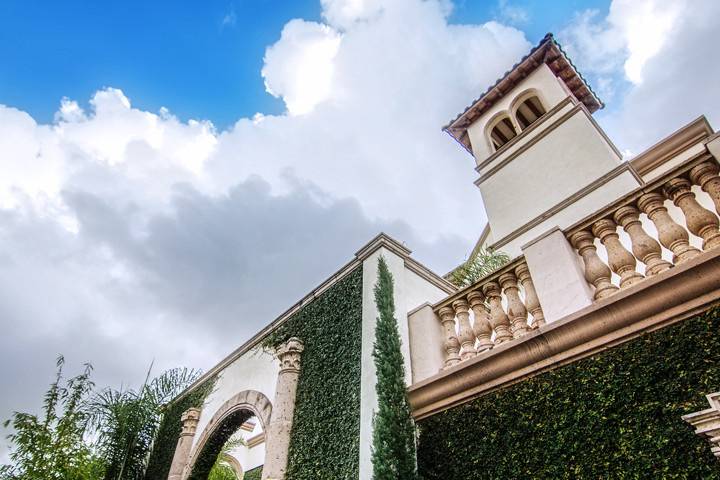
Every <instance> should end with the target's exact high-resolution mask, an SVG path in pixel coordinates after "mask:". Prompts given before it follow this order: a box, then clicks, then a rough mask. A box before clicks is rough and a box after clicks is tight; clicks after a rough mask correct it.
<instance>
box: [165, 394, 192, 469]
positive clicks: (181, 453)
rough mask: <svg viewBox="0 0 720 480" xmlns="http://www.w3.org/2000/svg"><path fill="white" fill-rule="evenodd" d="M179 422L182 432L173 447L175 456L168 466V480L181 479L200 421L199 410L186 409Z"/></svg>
mask: <svg viewBox="0 0 720 480" xmlns="http://www.w3.org/2000/svg"><path fill="white" fill-rule="evenodd" d="M180 421H181V422H182V431H181V432H180V438H179V439H178V443H177V446H176V447H175V455H174V456H173V461H172V464H171V465H170V474H169V475H168V480H180V479H181V478H182V475H183V471H184V470H185V467H186V466H187V463H188V460H189V458H190V449H191V448H192V443H193V438H194V437H195V431H196V430H197V425H198V421H200V409H199V408H189V409H187V410H186V411H185V412H184V413H183V414H182V416H181V417H180Z"/></svg>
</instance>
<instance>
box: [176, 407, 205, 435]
mask: <svg viewBox="0 0 720 480" xmlns="http://www.w3.org/2000/svg"><path fill="white" fill-rule="evenodd" d="M200 412H201V410H200V409H199V408H188V409H187V410H185V411H184V412H183V414H182V415H181V416H180V421H181V422H182V431H181V432H180V435H181V436H193V435H195V430H196V429H197V425H198V422H199V421H200Z"/></svg>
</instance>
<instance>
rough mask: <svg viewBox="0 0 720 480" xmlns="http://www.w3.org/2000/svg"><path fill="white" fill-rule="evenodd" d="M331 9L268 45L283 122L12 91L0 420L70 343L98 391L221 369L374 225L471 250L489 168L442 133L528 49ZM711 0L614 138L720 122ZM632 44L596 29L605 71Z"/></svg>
mask: <svg viewBox="0 0 720 480" xmlns="http://www.w3.org/2000/svg"><path fill="white" fill-rule="evenodd" d="M621 3H622V6H623V8H629V7H628V4H625V3H623V2H621ZM633 4H634V2H633ZM653 5H654V4H653ZM322 6H323V12H322V13H323V16H322V18H323V19H324V22H323V23H318V22H309V21H305V20H301V19H296V20H292V21H290V22H289V23H288V24H287V25H286V26H285V28H284V29H283V31H282V33H281V34H280V37H279V40H278V41H277V42H276V43H275V44H273V45H271V46H269V47H268V49H267V51H266V56H265V65H264V68H263V71H262V75H263V77H264V79H265V81H266V85H267V88H268V90H269V91H270V92H272V93H273V94H274V95H277V96H279V97H280V98H282V99H283V101H284V102H285V104H286V107H287V113H286V114H283V115H263V114H262V113H259V114H257V115H255V116H254V117H253V118H241V119H238V121H237V122H236V123H235V124H234V125H233V126H231V127H230V128H228V129H226V130H224V131H217V130H216V129H215V127H214V126H213V125H212V124H211V123H210V122H208V121H202V120H190V121H181V120H180V119H178V118H176V117H175V116H173V115H172V114H171V113H170V111H169V110H167V109H162V110H161V111H159V112H148V111H144V110H141V109H138V108H135V107H133V105H132V103H131V101H130V99H128V98H127V97H126V96H125V95H124V94H123V92H122V91H121V90H119V89H117V88H102V89H100V90H98V92H97V93H96V94H95V95H94V96H93V97H92V98H91V99H90V102H89V105H88V106H87V107H85V108H83V107H81V106H80V105H81V104H79V103H78V99H62V100H61V103H60V106H59V109H58V112H57V114H56V117H55V120H54V121H53V122H52V123H51V124H39V123H37V122H36V121H35V120H34V119H33V118H32V117H31V116H30V115H28V114H27V113H25V112H23V111H21V110H18V109H16V108H12V107H10V106H0V152H2V157H1V158H2V166H3V175H2V176H0V319H1V321H2V326H3V333H4V335H3V336H2V337H0V362H2V364H3V365H4V366H5V370H4V371H3V377H4V378H3V381H4V385H5V391H6V392H8V393H6V394H5V395H3V396H2V398H0V418H5V417H7V415H8V414H9V413H10V411H11V410H15V409H27V408H30V407H32V406H33V402H37V401H38V400H39V399H40V394H41V392H42V390H43V388H44V387H45V384H46V383H47V382H48V381H49V380H50V376H51V374H52V372H51V371H50V369H51V368H52V359H53V358H54V356H55V355H57V354H58V353H61V352H62V353H65V354H66V355H67V356H68V358H69V360H71V362H75V364H78V363H80V362H82V361H87V360H89V361H92V362H93V363H95V365H96V379H97V380H98V383H99V384H101V385H107V384H113V385H119V384H120V382H122V381H125V382H133V381H137V380H140V379H141V377H142V374H143V372H144V371H145V369H146V368H147V366H148V365H149V364H150V362H151V361H152V360H153V359H155V362H156V366H157V368H158V369H162V368H166V367H171V366H176V365H189V366H194V367H203V368H208V367H210V366H211V365H212V364H213V363H214V362H216V361H217V360H219V359H220V358H221V357H222V356H223V355H225V354H226V353H227V352H229V351H231V350H232V349H233V348H235V347H237V346H238V345H239V344H241V343H242V342H243V341H244V340H245V339H247V338H249V337H250V336H251V335H252V334H253V333H255V331H257V329H259V328H260V327H261V326H263V325H265V324H267V323H268V322H269V321H271V320H272V319H273V318H274V317H275V316H276V315H277V314H278V313H280V312H282V311H284V310H285V309H286V308H287V307H288V306H290V305H292V304H293V303H294V302H295V301H296V300H297V299H298V298H300V297H301V296H303V295H304V294H305V293H307V292H308V291H309V290H310V289H312V288H313V287H314V286H315V285H316V284H317V283H318V282H320V281H321V280H323V279H324V278H325V277H326V276H327V275H329V274H330V273H332V272H334V271H335V270H336V269H337V268H338V267H339V266H340V265H342V264H344V263H345V262H346V261H347V260H348V259H349V258H350V257H351V256H352V254H353V253H354V252H355V250H356V249H357V248H358V247H359V246H361V245H362V244H363V243H364V242H365V241H367V240H368V239H369V238H370V237H371V236H373V235H375V234H376V233H377V232H378V231H381V230H384V231H387V232H388V233H391V234H393V235H395V236H396V237H397V238H399V239H401V240H404V241H406V242H407V244H408V246H409V247H410V248H412V249H413V250H415V252H416V257H417V258H418V259H420V260H421V261H424V262H426V263H427V264H428V265H429V266H430V267H432V268H434V269H436V270H438V271H440V272H444V271H447V270H448V269H450V268H451V267H453V266H454V265H455V264H457V262H459V261H461V260H462V259H463V257H464V256H465V255H466V254H467V252H468V250H469V247H470V246H471V245H472V243H473V242H474V240H475V239H476V238H477V235H478V233H479V232H480V230H481V229H482V227H483V225H484V213H483V210H482V205H481V199H480V196H479V194H478V192H477V189H476V188H475V187H474V186H473V184H472V181H473V180H474V179H475V176H474V175H475V174H474V171H473V166H474V162H473V161H472V159H471V158H470V157H469V156H468V155H467V154H466V153H465V152H464V151H463V150H462V149H461V148H459V147H458V146H457V145H456V144H454V142H452V141H451V140H450V139H449V138H448V137H447V136H446V135H444V134H443V133H442V132H441V130H440V129H441V126H442V125H443V124H444V123H445V122H446V121H447V120H448V119H450V118H451V117H453V116H454V115H455V114H456V113H457V112H459V111H461V110H462V109H463V108H464V107H465V106H466V105H467V103H468V102H469V101H470V100H471V99H473V98H475V97H476V96H477V94H478V93H480V92H482V91H484V90H485V88H486V87H487V85H489V84H491V83H492V82H494V81H495V79H496V78H497V77H498V76H500V75H501V74H502V73H503V72H504V71H505V70H507V68H508V67H510V66H511V65H512V64H513V63H515V62H516V61H517V60H518V59H519V58H521V57H522V56H523V55H524V54H525V53H526V52H527V50H528V49H529V48H530V46H531V45H530V43H529V42H528V41H527V39H526V38H525V36H524V34H523V33H522V32H521V31H519V30H517V29H515V28H511V27H508V26H506V25H502V24H500V23H497V22H488V23H486V24H482V25H457V24H449V23H448V20H447V18H448V14H449V12H450V4H449V3H448V2H445V1H433V0H430V1H420V0H395V1H382V0H323V1H322ZM618 8H620V7H615V4H613V7H611V11H615V10H617V9H618ZM638 8H639V7H638ZM653 8H655V7H653ZM717 8H718V7H717V6H714V5H713V2H710V1H708V2H707V5H705V8H704V9H693V11H692V12H690V13H688V12H686V11H683V13H682V14H679V15H680V16H679V17H677V18H675V17H673V21H672V26H671V27H667V29H665V30H663V32H665V33H663V35H664V37H663V38H664V39H665V41H664V42H662V45H661V46H660V47H659V49H658V51H655V52H653V51H651V50H647V49H645V50H644V49H643V48H640V47H637V50H636V51H637V52H638V53H637V54H636V56H635V57H634V58H636V59H637V60H634V62H635V63H634V64H635V65H636V66H634V67H632V68H633V69H638V68H639V70H633V71H637V72H640V74H641V78H642V82H639V83H637V84H633V87H632V89H631V90H630V91H629V93H628V95H627V97H626V98H625V99H624V102H619V103H618V105H620V107H618V109H617V110H616V111H615V113H614V114H613V116H612V118H610V117H608V116H607V114H606V117H604V118H603V122H604V125H605V126H607V127H608V129H609V130H610V131H611V133H613V132H614V133H617V134H618V138H620V140H621V141H620V142H618V143H619V145H620V146H621V148H627V147H628V146H630V147H633V148H634V147H635V145H639V144H642V143H645V144H650V143H652V142H654V141H655V140H657V138H658V135H657V133H658V132H661V131H664V130H665V129H667V128H668V125H670V124H676V123H678V122H682V119H683V118H684V116H687V115H690V114H691V113H690V112H693V111H694V112H696V113H700V112H702V111H706V112H707V113H710V114H713V115H715V116H717V112H718V103H717V100H712V99H713V98H714V99H717V98H720V95H718V93H720V92H718V90H717V89H718V84H717V82H714V80H715V79H717V78H718V75H719V73H720V72H718V71H717V68H715V67H714V66H713V63H712V62H707V61H706V59H707V58H711V57H712V56H713V55H714V52H713V51H712V46H713V45H714V43H713V39H714V38H715V35H716V34H715V31H716V27H717V20H716V19H717V18H720V16H718V15H717V13H720V12H717ZM613 9H615V10H613ZM655 10H656V9H655ZM655 10H653V9H652V8H651V9H650V10H642V9H640V10H639V11H642V12H646V11H651V12H654V11H655ZM702 12H706V13H705V14H703V13H702ZM577 18H578V19H579V20H578V21H577V22H576V23H575V24H574V26H571V27H569V30H568V32H572V31H573V30H572V29H573V28H575V30H574V31H577V32H582V29H583V28H584V29H585V30H586V33H582V34H578V35H577V36H576V37H572V35H569V38H574V39H576V40H577V42H576V43H575V44H574V48H576V49H577V51H578V55H579V57H580V59H581V61H586V62H590V63H594V60H593V59H592V57H588V55H590V54H591V53H592V52H590V50H589V48H586V47H587V45H591V42H590V41H589V40H588V39H590V38H601V39H603V38H606V37H605V36H603V35H604V34H603V32H604V31H605V30H607V28H610V27H608V25H615V24H616V23H617V22H615V20H608V19H600V18H599V17H598V16H597V15H596V16H595V17H592V16H591V17H589V19H586V20H583V17H582V16H580V17H577ZM583 22H585V23H583ZM648 23H650V22H648ZM618 24H619V23H618ZM612 28H620V27H612ZM588 32H589V33H588ZM622 38H623V41H622V42H621V44H619V45H615V44H613V43H612V41H614V40H611V39H609V36H608V38H607V39H605V40H603V42H605V43H603V42H600V43H599V44H598V45H599V46H598V48H600V49H601V51H603V52H605V53H604V54H603V55H604V56H601V58H600V59H601V60H603V59H604V58H605V56H611V55H612V56H614V55H617V54H618V52H621V53H620V56H621V61H620V62H618V63H613V64H612V65H609V66H602V65H601V66H600V67H598V69H599V70H598V71H599V72H600V73H602V74H603V75H607V76H608V78H612V77H611V75H612V72H613V71H616V72H617V71H622V72H624V71H625V65H626V64H627V60H628V59H629V58H630V56H631V55H632V53H631V51H632V50H633V49H634V48H635V47H630V44H631V43H632V42H631V41H630V39H629V38H630V37H627V38H626V37H622ZM581 39H584V40H583V41H585V40H587V41H588V42H590V43H588V44H587V45H585V44H582V43H580V40H581ZM582 59H585V60H582ZM610 63H612V62H610ZM638 66H639V67H638ZM605 69H606V70H605ZM79 100H84V99H79ZM696 113H695V114H696ZM676 126H679V125H675V127H676ZM39 372H47V375H46V376H45V377H43V376H42V375H41V374H39Z"/></svg>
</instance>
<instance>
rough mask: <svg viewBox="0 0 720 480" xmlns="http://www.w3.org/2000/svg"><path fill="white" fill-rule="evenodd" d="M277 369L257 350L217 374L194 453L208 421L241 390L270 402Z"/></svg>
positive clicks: (265, 354) (272, 357)
mask: <svg viewBox="0 0 720 480" xmlns="http://www.w3.org/2000/svg"><path fill="white" fill-rule="evenodd" d="M279 370H280V366H279V363H278V361H277V360H276V359H275V358H274V356H273V355H271V354H269V353H266V352H264V351H262V350H260V349H252V350H250V351H248V352H246V353H244V354H243V355H242V356H240V357H239V358H238V359H237V360H235V361H234V362H232V363H231V364H230V365H228V366H227V367H226V368H225V369H224V370H223V371H222V372H221V373H219V374H218V380H217V383H216V384H215V389H214V390H213V391H212V392H211V393H210V395H208V397H207V398H206V399H205V403H204V405H203V408H202V413H201V414H200V421H199V422H198V427H197V433H196V434H195V438H194V439H193V447H192V448H193V451H194V450H195V448H196V446H197V442H198V439H199V438H200V437H201V435H202V432H203V431H204V430H205V427H206V426H207V424H208V422H209V421H210V419H211V418H212V417H213V415H215V413H216V412H217V411H218V409H219V408H220V407H221V406H222V405H223V403H225V402H226V401H227V400H228V399H229V398H231V397H232V396H233V395H235V394H237V393H240V392H242V391H244V390H256V391H258V392H260V393H262V394H263V395H265V396H266V397H267V398H268V399H269V400H270V402H273V401H274V400H275V384H276V382H277V375H278V371H279Z"/></svg>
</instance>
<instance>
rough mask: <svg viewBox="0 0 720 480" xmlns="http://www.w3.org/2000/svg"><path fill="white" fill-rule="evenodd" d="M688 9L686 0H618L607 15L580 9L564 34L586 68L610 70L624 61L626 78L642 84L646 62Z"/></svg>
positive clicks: (663, 42)
mask: <svg viewBox="0 0 720 480" xmlns="http://www.w3.org/2000/svg"><path fill="white" fill-rule="evenodd" d="M687 10H688V9H687V2H685V1H683V0H681V1H678V0H639V1H638V0H615V1H613V2H612V3H611V5H610V11H609V13H608V15H607V17H606V18H604V19H603V18H600V14H599V12H598V11H597V10H587V11H584V12H581V13H579V14H578V17H577V19H576V21H575V22H573V24H571V25H570V26H569V27H568V28H567V29H566V30H565V31H564V32H562V37H563V39H564V40H565V41H566V46H567V49H568V51H569V52H570V54H571V55H572V57H573V59H574V61H576V62H577V64H578V65H580V66H581V67H582V68H583V69H584V70H587V71H594V72H600V73H610V72H611V71H613V70H614V69H616V68H617V65H618V63H621V64H622V67H623V70H624V73H625V76H626V78H627V79H628V80H629V81H630V82H632V83H634V84H639V83H642V80H643V68H644V66H645V64H646V63H647V62H648V60H650V59H651V58H653V57H654V56H655V55H657V54H658V52H660V51H661V50H662V49H663V47H664V46H665V45H666V42H667V39H668V36H669V35H670V34H671V32H672V31H673V29H674V28H675V27H676V26H677V24H678V22H679V20H680V18H681V17H682V16H683V15H684V14H685V13H686V12H687Z"/></svg>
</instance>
